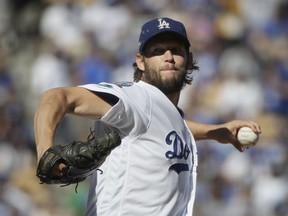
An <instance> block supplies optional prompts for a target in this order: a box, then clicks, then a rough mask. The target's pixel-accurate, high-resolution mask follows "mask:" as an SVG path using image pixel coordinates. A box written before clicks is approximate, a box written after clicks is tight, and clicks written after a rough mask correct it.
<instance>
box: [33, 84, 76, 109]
mask: <svg viewBox="0 0 288 216" xmlns="http://www.w3.org/2000/svg"><path fill="white" fill-rule="evenodd" d="M39 101H40V104H43V105H46V106H53V107H57V108H59V109H60V108H61V109H65V110H66V111H68V110H69V109H71V104H69V103H68V100H67V94H66V91H65V90H64V88H53V89H49V90H47V91H45V92H43V93H42V94H41V95H40V100H39Z"/></svg>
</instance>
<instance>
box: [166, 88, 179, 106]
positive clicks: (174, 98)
mask: <svg viewBox="0 0 288 216" xmlns="http://www.w3.org/2000/svg"><path fill="white" fill-rule="evenodd" d="M165 95H166V96H167V97H168V99H169V100H170V101H171V102H172V103H173V104H174V106H176V107H177V105H178V102H179V98H180V92H176V93H171V94H165Z"/></svg>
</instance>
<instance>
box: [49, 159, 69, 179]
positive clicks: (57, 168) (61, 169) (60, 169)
mask: <svg viewBox="0 0 288 216" xmlns="http://www.w3.org/2000/svg"><path fill="white" fill-rule="evenodd" d="M66 171H67V166H66V165H65V164H64V163H61V162H57V163H56V164H55V165H54V169H53V173H52V175H53V176H54V177H62V176H63V174H64V173H65V172H66Z"/></svg>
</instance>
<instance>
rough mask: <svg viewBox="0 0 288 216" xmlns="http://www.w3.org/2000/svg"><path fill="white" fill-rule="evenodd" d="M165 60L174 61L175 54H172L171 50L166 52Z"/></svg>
mask: <svg viewBox="0 0 288 216" xmlns="http://www.w3.org/2000/svg"><path fill="white" fill-rule="evenodd" d="M164 58H165V60H166V61H169V62H170V61H173V60H174V57H173V53H172V52H171V50H169V49H168V50H166V51H165V53H164Z"/></svg>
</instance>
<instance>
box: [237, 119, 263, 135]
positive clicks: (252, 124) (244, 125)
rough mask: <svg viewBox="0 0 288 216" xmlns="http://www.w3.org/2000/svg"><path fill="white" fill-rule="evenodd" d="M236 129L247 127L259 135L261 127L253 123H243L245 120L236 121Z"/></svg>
mask: <svg viewBox="0 0 288 216" xmlns="http://www.w3.org/2000/svg"><path fill="white" fill-rule="evenodd" d="M237 121H238V122H237V128H238V130H239V129H240V128H241V127H249V128H251V129H252V130H253V131H254V132H255V133H257V134H261V127H260V125H259V124H258V123H256V122H254V121H245V120H237Z"/></svg>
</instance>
